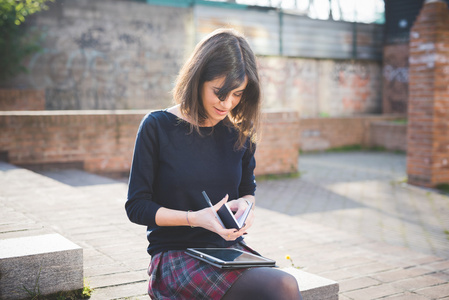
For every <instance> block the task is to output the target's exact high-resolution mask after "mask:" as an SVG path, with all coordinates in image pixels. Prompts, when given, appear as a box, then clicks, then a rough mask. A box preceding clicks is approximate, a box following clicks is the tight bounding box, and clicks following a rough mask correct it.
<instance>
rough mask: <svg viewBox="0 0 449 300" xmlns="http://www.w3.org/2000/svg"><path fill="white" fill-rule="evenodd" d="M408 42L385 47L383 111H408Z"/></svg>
mask: <svg viewBox="0 0 449 300" xmlns="http://www.w3.org/2000/svg"><path fill="white" fill-rule="evenodd" d="M408 53H409V47H408V44H402V45H389V46H386V47H385V52H384V65H383V72H382V73H383V74H382V75H383V94H384V95H383V112H384V113H407V102H408V83H409V77H408V71H409V67H408Z"/></svg>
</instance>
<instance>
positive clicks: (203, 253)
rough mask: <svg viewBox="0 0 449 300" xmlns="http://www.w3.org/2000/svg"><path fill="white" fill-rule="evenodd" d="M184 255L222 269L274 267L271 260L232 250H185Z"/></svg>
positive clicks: (273, 262)
mask: <svg viewBox="0 0 449 300" xmlns="http://www.w3.org/2000/svg"><path fill="white" fill-rule="evenodd" d="M186 254H188V255H190V256H192V257H195V258H197V259H199V260H202V261H204V262H207V263H209V264H211V265H214V266H216V267H218V268H223V269H235V268H251V267H276V262H275V261H274V260H272V259H269V258H266V257H263V256H258V255H255V254H252V253H248V252H245V251H242V250H239V249H233V248H187V250H186Z"/></svg>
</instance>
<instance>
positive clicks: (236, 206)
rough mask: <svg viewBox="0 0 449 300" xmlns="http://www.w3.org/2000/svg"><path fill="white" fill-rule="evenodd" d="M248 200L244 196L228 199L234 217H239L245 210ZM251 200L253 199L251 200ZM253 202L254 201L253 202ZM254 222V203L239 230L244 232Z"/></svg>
mask: <svg viewBox="0 0 449 300" xmlns="http://www.w3.org/2000/svg"><path fill="white" fill-rule="evenodd" d="M247 201H250V200H246V199H245V198H238V199H235V200H231V201H228V205H229V208H230V209H231V211H232V212H235V218H236V219H238V218H240V216H241V215H243V213H244V212H245V210H246V209H247V208H248V205H249V204H248V202H247ZM251 202H253V201H251ZM253 203H254V202H253ZM253 222H254V204H253V209H251V211H250V212H249V214H248V217H247V218H246V220H245V225H244V226H243V227H242V228H241V229H240V230H239V231H243V232H244V233H246V230H247V229H248V228H250V227H251V226H252V225H253Z"/></svg>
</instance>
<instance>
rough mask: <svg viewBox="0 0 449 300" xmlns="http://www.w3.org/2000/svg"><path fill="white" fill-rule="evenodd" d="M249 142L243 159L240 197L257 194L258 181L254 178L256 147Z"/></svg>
mask: <svg viewBox="0 0 449 300" xmlns="http://www.w3.org/2000/svg"><path fill="white" fill-rule="evenodd" d="M250 143H251V142H250V141H248V143H247V147H246V150H245V153H244V154H243V158H242V180H241V182H240V186H239V197H242V196H245V195H253V196H254V194H255V192H256V179H255V176H254V168H255V167H256V159H255V158H254V153H255V152H256V145H255V144H250Z"/></svg>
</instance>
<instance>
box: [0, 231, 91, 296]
mask: <svg viewBox="0 0 449 300" xmlns="http://www.w3.org/2000/svg"><path fill="white" fill-rule="evenodd" d="M0 277H1V280H0V299H4V300H9V299H24V298H26V297H30V294H29V292H27V290H28V291H30V292H32V293H35V294H36V295H37V294H40V295H50V294H54V293H58V292H63V291H73V290H78V289H82V288H83V249H82V248H81V247H79V246H78V245H76V244H74V243H73V242H71V241H69V240H68V239H66V238H64V237H63V236H61V235H59V234H46V235H38V236H30V237H19V238H11V239H5V240H0Z"/></svg>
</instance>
